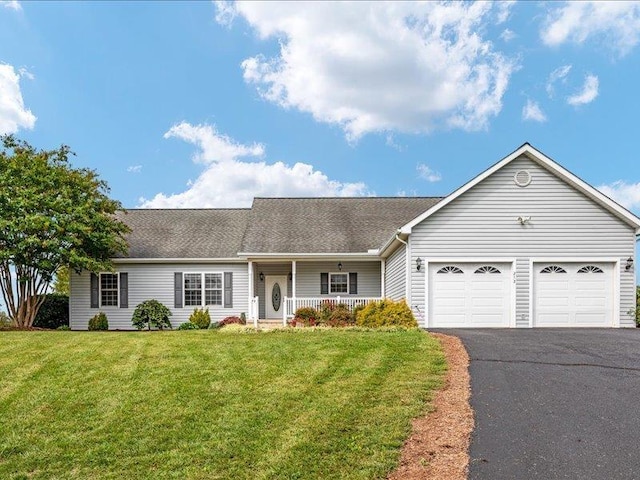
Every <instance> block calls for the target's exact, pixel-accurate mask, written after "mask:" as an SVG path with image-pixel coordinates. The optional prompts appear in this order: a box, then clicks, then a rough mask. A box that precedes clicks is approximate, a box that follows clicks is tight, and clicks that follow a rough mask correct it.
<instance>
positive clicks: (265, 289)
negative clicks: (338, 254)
mask: <svg viewBox="0 0 640 480" xmlns="http://www.w3.org/2000/svg"><path fill="white" fill-rule="evenodd" d="M248 268H249V292H248V293H249V311H248V318H247V322H248V323H251V324H253V325H254V326H255V327H258V326H261V327H263V326H264V327H270V326H271V327H273V326H282V325H286V324H287V322H288V320H290V319H292V318H293V316H294V314H295V312H296V310H297V309H299V308H302V307H312V308H318V307H320V306H321V305H322V303H323V302H326V301H331V302H332V303H335V304H344V305H346V306H347V307H348V308H350V309H353V308H355V307H356V306H359V305H367V304H368V303H370V302H373V301H376V300H380V299H381V298H382V292H383V291H384V264H383V262H382V261H381V260H378V259H375V260H372V259H370V258H362V259H361V258H357V259H356V258H349V259H344V260H342V259H340V258H332V259H309V260H300V259H295V260H290V261H283V260H279V261H275V260H273V261H265V260H260V261H252V260H251V259H250V260H249V267H248Z"/></svg>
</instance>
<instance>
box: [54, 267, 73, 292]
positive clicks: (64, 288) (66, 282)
mask: <svg viewBox="0 0 640 480" xmlns="http://www.w3.org/2000/svg"><path fill="white" fill-rule="evenodd" d="M70 290H71V278H70V276H69V267H67V266H66V265H63V266H61V267H60V268H59V269H58V271H57V272H56V277H55V280H54V281H53V293H59V294H60V295H67V296H69V294H70V293H71V292H70Z"/></svg>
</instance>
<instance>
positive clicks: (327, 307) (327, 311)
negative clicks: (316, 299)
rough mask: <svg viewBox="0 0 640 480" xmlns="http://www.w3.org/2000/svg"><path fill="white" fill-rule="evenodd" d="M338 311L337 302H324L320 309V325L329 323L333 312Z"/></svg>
mask: <svg viewBox="0 0 640 480" xmlns="http://www.w3.org/2000/svg"><path fill="white" fill-rule="evenodd" d="M335 309H336V302H335V300H323V301H322V303H321V304H320V307H319V308H318V323H319V324H320V325H326V324H327V323H329V319H330V318H331V315H333V311H334V310H335Z"/></svg>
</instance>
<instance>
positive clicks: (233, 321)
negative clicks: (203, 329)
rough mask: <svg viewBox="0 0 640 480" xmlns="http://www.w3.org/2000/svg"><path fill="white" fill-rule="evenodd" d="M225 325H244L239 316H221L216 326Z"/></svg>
mask: <svg viewBox="0 0 640 480" xmlns="http://www.w3.org/2000/svg"><path fill="white" fill-rule="evenodd" d="M227 325H244V323H243V322H242V319H241V318H240V317H235V316H231V317H226V318H223V319H222V321H220V322H218V323H217V326H218V328H220V327H224V326H227Z"/></svg>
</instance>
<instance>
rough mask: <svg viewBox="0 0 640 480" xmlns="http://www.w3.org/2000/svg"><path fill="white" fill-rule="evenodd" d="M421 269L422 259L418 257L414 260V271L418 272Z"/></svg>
mask: <svg viewBox="0 0 640 480" xmlns="http://www.w3.org/2000/svg"><path fill="white" fill-rule="evenodd" d="M421 268H422V259H421V258H420V257H418V258H416V270H418V271H420V269H421Z"/></svg>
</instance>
